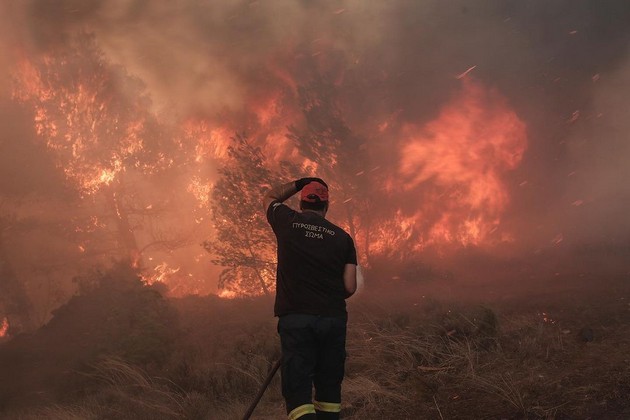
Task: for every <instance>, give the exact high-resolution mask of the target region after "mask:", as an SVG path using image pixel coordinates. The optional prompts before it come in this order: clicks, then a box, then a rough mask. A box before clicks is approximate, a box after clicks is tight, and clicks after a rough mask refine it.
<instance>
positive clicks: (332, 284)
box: [263, 178, 357, 420]
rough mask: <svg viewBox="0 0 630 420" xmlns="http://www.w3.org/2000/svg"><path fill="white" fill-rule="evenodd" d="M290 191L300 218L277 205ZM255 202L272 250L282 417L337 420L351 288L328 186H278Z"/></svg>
mask: <svg viewBox="0 0 630 420" xmlns="http://www.w3.org/2000/svg"><path fill="white" fill-rule="evenodd" d="M298 192H300V211H296V210H294V209H292V208H290V207H289V206H287V205H286V204H284V201H285V200H287V199H288V198H289V197H291V196H293V195H294V194H296V193H298ZM263 201H264V208H265V211H266V212H267V220H268V222H269V224H270V225H271V227H272V229H273V232H274V233H275V235H276V240H277V244H278V268H277V272H276V300H275V305H274V314H275V316H277V317H278V333H279V335H280V342H281V345H282V366H281V375H282V395H283V397H284V399H285V402H286V409H287V414H288V418H289V420H295V419H302V420H307V419H319V420H321V419H338V418H339V412H340V411H341V382H342V380H343V376H344V364H345V358H346V350H345V346H346V324H347V320H348V314H347V312H346V302H345V299H347V298H349V297H350V296H352V295H353V294H354V292H355V291H356V288H357V277H356V273H357V255H356V250H355V247H354V242H353V240H352V238H351V237H350V235H348V234H347V233H346V232H345V231H344V230H343V229H341V228H340V227H338V226H336V225H334V224H333V223H331V222H330V221H328V220H327V219H326V212H327V211H328V185H327V184H326V183H325V182H324V181H323V180H321V179H319V178H301V179H299V180H297V181H294V182H289V183H287V184H283V185H278V186H276V187H274V188H272V189H271V190H270V191H268V192H267V194H266V195H265V197H264V200H263ZM313 387H314V388H315V398H314V400H313V399H312V392H313V391H312V390H313Z"/></svg>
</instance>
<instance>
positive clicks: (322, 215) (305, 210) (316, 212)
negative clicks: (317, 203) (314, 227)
mask: <svg viewBox="0 0 630 420" xmlns="http://www.w3.org/2000/svg"><path fill="white" fill-rule="evenodd" d="M302 213H315V214H317V215H318V216H321V217H323V218H324V219H325V218H326V212H325V211H321V210H311V209H302Z"/></svg>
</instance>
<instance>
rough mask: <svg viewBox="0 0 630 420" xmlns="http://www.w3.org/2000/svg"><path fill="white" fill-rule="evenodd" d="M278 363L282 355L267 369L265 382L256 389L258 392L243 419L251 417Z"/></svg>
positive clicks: (246, 419)
mask: <svg viewBox="0 0 630 420" xmlns="http://www.w3.org/2000/svg"><path fill="white" fill-rule="evenodd" d="M280 365H282V357H281V358H279V359H278V361H277V362H276V364H275V365H273V367H272V368H271V370H270V371H269V374H268V375H267V378H266V379H265V382H263V384H262V386H261V387H260V390H259V391H258V394H256V398H254V401H253V402H252V404H251V405H250V406H249V408H248V409H247V412H246V413H245V416H243V420H249V418H250V417H251V415H252V413H253V412H254V410H255V409H256V406H257V405H258V402H259V401H260V399H261V398H262V396H263V394H264V393H265V391H266V390H267V387H268V386H269V384H270V383H271V380H272V379H273V377H274V375H275V374H276V372H277V371H278V369H279V368H280Z"/></svg>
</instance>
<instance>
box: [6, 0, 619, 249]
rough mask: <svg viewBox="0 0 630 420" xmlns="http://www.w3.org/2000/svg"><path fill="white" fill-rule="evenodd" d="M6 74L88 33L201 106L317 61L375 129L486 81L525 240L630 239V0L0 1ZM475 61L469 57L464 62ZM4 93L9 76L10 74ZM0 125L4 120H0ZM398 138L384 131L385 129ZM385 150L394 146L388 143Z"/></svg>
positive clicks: (357, 119) (131, 68) (307, 70)
mask: <svg viewBox="0 0 630 420" xmlns="http://www.w3.org/2000/svg"><path fill="white" fill-rule="evenodd" d="M0 7H1V10H2V14H1V17H0V23H2V25H0V27H1V28H2V29H0V31H1V32H0V33H1V34H2V41H0V42H1V43H2V47H3V50H4V51H5V53H4V55H3V56H2V57H1V59H0V66H2V74H1V75H2V76H3V77H2V79H3V80H8V76H9V75H10V74H11V72H12V71H14V70H15V67H14V65H15V63H16V62H17V61H19V59H20V57H21V56H23V55H26V56H29V55H38V54H41V53H50V52H53V53H54V51H55V49H57V48H63V46H64V45H65V43H67V42H68V40H69V39H70V38H71V37H72V36H75V35H76V34H80V33H90V34H94V35H95V37H96V40H97V43H98V44H99V46H100V48H102V50H103V52H104V54H105V56H106V58H107V59H108V60H109V61H111V62H112V63H114V64H118V65H121V66H123V67H124V68H125V69H126V70H127V72H129V73H130V74H132V75H134V76H136V77H138V78H140V79H141V80H142V81H143V82H144V83H145V84H146V86H147V91H148V94H149V95H150V96H151V98H152V100H153V106H154V107H155V110H156V112H158V113H160V114H161V115H164V116H166V117H171V118H173V119H181V118H186V116H189V115H202V116H204V117H207V118H208V119H210V120H217V121H218V120H220V119H221V118H230V115H235V114H239V113H242V112H243V110H244V109H247V108H248V106H250V105H251V104H252V103H253V102H256V101H257V100H258V99H259V98H260V97H264V96H265V95H266V94H267V93H268V92H270V91H273V90H274V89H277V88H278V87H284V88H287V89H290V87H287V86H288V84H287V82H286V80H285V78H284V75H289V76H290V77H289V79H291V80H293V81H294V82H295V83H298V84H299V83H304V82H306V81H308V80H310V79H311V78H312V77H313V75H314V73H316V72H319V73H324V74H326V75H328V76H329V77H331V78H332V79H334V80H335V83H336V86H337V87H338V88H339V91H340V93H341V100H342V104H343V110H344V112H345V116H346V119H347V122H348V124H349V125H350V126H351V127H352V129H353V130H355V131H356V132H357V133H358V134H360V135H362V136H364V137H366V138H369V139H370V140H371V141H374V142H378V141H392V140H391V139H386V140H381V139H379V138H378V132H377V129H376V124H377V123H378V122H380V121H383V120H385V119H387V118H390V117H392V116H395V118H396V119H397V121H398V122H399V123H400V124H403V123H413V124H417V125H422V124H424V123H426V122H428V121H430V120H431V119H433V118H435V116H436V115H437V114H438V113H439V110H440V108H441V106H442V105H443V104H444V103H445V102H446V101H448V100H449V99H450V98H451V97H452V93H453V91H454V90H455V89H457V87H458V86H459V83H460V82H459V80H458V79H457V75H459V74H461V73H463V72H465V71H466V70H468V69H471V68H472V70H471V71H470V73H469V75H470V77H474V78H475V79H476V80H479V81H481V82H482V83H483V84H484V85H485V86H488V87H490V88H493V89H497V90H498V91H499V92H501V94H502V95H503V96H504V97H505V98H506V100H507V101H508V102H509V104H510V106H511V107H512V108H513V109H514V110H515V112H516V113H517V114H518V116H519V118H520V119H521V120H523V121H524V122H525V124H526V126H527V132H528V148H527V151H526V154H525V156H524V159H523V161H522V163H521V165H520V166H519V168H517V169H516V170H515V171H513V172H512V173H511V174H510V175H509V177H508V179H507V180H506V182H507V183H508V185H509V188H510V192H511V195H512V204H511V206H510V208H509V209H508V210H507V213H506V216H505V223H506V224H508V225H510V226H512V227H513V228H514V229H517V230H520V231H522V232H528V235H529V236H530V238H531V240H532V242H535V243H537V244H546V243H547V244H548V243H549V242H550V241H551V240H552V239H553V238H555V237H556V236H557V235H558V234H561V235H562V237H563V240H564V241H565V242H572V243H584V242H588V241H607V240H612V241H616V242H620V243H622V242H624V241H625V242H627V241H628V239H629V236H628V234H629V232H630V221H628V218H627V217H626V216H625V215H626V214H627V210H628V208H629V205H630V186H628V183H627V182H625V180H626V179H628V178H629V176H630V169H629V168H630V165H628V164H627V162H628V161H629V158H630V142H629V141H628V140H630V139H629V134H628V133H630V118H629V117H630V115H628V114H629V113H630V111H629V110H630V99H628V95H627V93H628V92H629V91H630V76H629V74H630V55H629V51H630V50H629V41H630V3H629V2H627V1H625V0H556V1H548V0H530V1H522V0H508V1H499V0H494V1H464V0H459V1H455V0H454V1H441V0H425V1H387V2H385V1H382V2H381V1H364V0H347V1H306V0H302V1H295V0H290V1H289V0H278V1H237V0H224V1H201V0H176V1H169V2H157V1H148V0H110V1H106V0H63V1H61V0H57V1H55V0H32V1H24V2H19V3H17V2H4V4H3V5H2V6H0ZM473 67H474V68H473ZM0 83H1V84H0V89H1V90H0V92H3V93H6V92H7V91H8V84H7V82H6V81H3V82H0ZM3 130H4V128H3ZM394 144H395V142H394ZM382 159H383V160H384V161H387V160H394V159H396V156H395V154H392V155H390V156H383V157H382Z"/></svg>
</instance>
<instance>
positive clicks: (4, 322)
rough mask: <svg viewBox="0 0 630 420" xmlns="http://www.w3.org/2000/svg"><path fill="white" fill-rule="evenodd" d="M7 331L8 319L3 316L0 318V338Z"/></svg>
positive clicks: (4, 335)
mask: <svg viewBox="0 0 630 420" xmlns="http://www.w3.org/2000/svg"><path fill="white" fill-rule="evenodd" d="M8 332H9V319H8V318H7V317H6V316H5V317H4V318H3V319H2V324H0V338H2V337H6V335H7V333H8Z"/></svg>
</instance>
